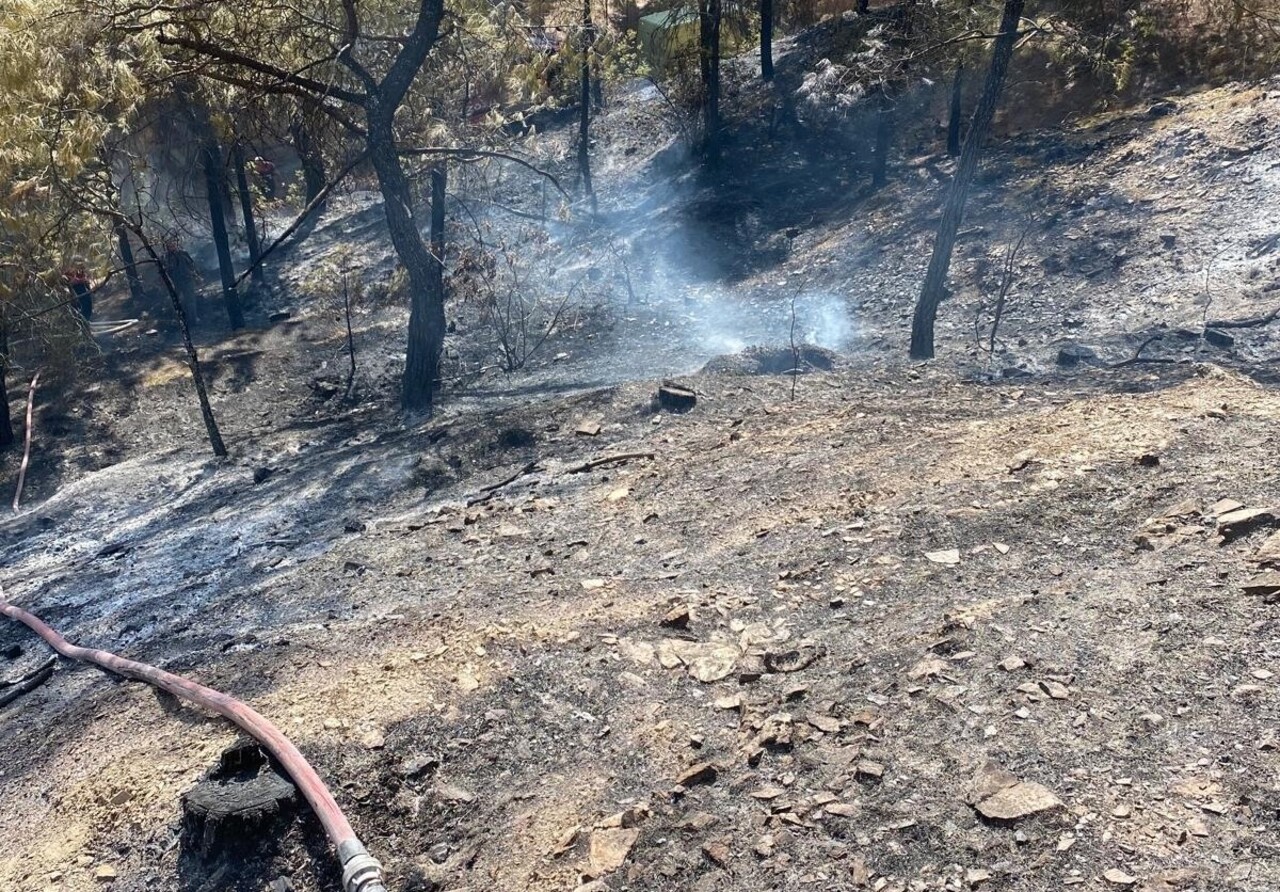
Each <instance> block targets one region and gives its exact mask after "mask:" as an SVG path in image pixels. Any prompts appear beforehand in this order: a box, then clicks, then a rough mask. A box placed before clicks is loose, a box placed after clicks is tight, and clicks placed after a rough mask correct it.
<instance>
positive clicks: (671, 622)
mask: <svg viewBox="0 0 1280 892" xmlns="http://www.w3.org/2000/svg"><path fill="white" fill-rule="evenodd" d="M659 625H661V626H664V627H665V628H668V629H687V628H689V607H688V605H686V604H679V605H677V606H675V607H672V608H671V609H670V610H668V611H667V615H666V616H664V617H663V618H662V622H661V623H659Z"/></svg>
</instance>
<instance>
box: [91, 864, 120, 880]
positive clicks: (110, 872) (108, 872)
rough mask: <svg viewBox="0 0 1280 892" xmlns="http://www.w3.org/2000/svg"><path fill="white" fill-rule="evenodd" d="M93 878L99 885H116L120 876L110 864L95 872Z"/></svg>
mask: <svg viewBox="0 0 1280 892" xmlns="http://www.w3.org/2000/svg"><path fill="white" fill-rule="evenodd" d="M93 878H94V879H95V880H97V881H98V882H99V883H103V884H108V883H114V882H115V881H116V880H117V879H119V878H120V874H119V873H117V872H116V869H115V868H114V867H112V866H111V865H110V864H104V865H102V866H101V867H99V868H98V869H97V870H95V871H94V872H93Z"/></svg>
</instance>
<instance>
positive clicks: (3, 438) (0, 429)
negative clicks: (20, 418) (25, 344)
mask: <svg viewBox="0 0 1280 892" xmlns="http://www.w3.org/2000/svg"><path fill="white" fill-rule="evenodd" d="M8 374H9V323H8V322H7V321H6V320H3V319H0V449H9V448H10V447H12V446H15V445H16V444H17V442H18V437H17V435H16V434H14V432H13V418H12V417H11V416H10V415H9V388H8V387H7V386H6V385H5V378H6V377H7V376H8Z"/></svg>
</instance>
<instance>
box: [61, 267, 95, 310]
mask: <svg viewBox="0 0 1280 892" xmlns="http://www.w3.org/2000/svg"><path fill="white" fill-rule="evenodd" d="M66 276H67V287H69V288H70V289H71V295H72V297H74V298H75V299H76V302H77V303H78V304H79V310H80V316H81V318H83V319H84V321H85V322H86V323H88V322H90V321H92V320H93V283H92V282H91V281H89V274H88V273H87V272H86V271H85V268H84V264H82V263H77V264H76V265H75V266H73V267H71V269H69V270H67V273H66Z"/></svg>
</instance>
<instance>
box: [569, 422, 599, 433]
mask: <svg viewBox="0 0 1280 892" xmlns="http://www.w3.org/2000/svg"><path fill="white" fill-rule="evenodd" d="M573 432H574V433H575V434H577V435H578V436H580V437H595V436H598V435H599V434H600V422H599V421H594V420H590V421H584V422H582V423H581V424H579V425H578V426H577V427H575V428H574V429H573Z"/></svg>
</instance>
